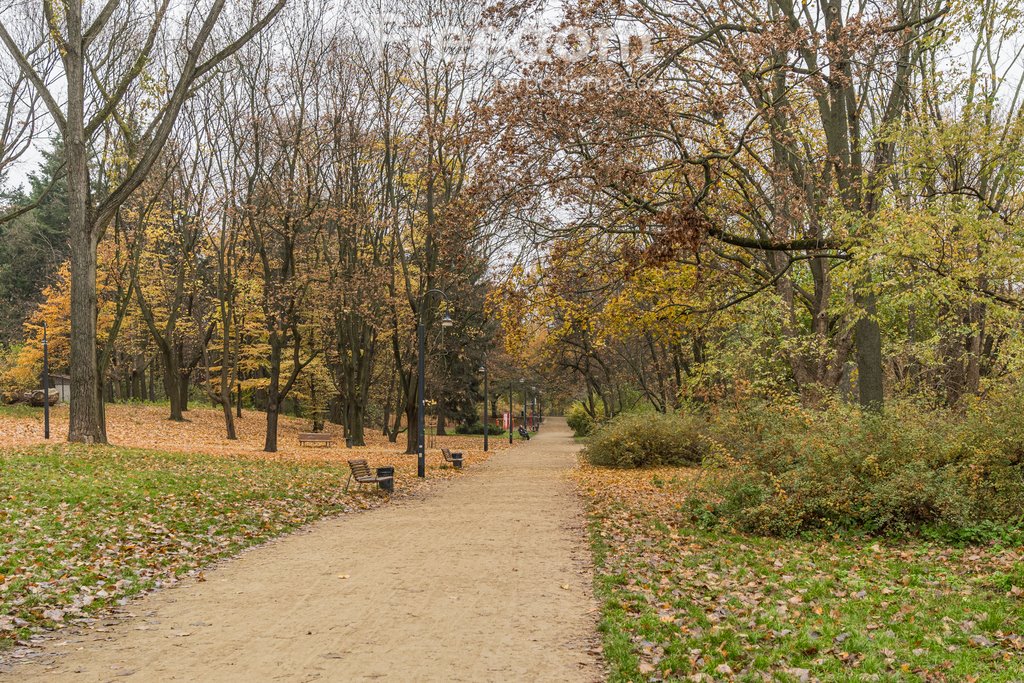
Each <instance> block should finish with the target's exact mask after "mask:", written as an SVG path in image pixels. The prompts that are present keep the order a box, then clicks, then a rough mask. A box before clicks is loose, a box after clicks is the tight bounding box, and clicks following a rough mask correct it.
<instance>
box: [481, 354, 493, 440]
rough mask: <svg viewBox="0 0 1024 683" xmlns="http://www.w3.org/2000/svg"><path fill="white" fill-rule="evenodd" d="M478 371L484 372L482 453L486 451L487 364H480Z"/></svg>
mask: <svg viewBox="0 0 1024 683" xmlns="http://www.w3.org/2000/svg"><path fill="white" fill-rule="evenodd" d="M479 372H482V373H484V453H486V452H487V421H488V420H489V419H490V418H488V417H487V397H488V395H489V392H490V390H491V389H490V385H489V384H488V383H487V366H486V365H481V366H480V370H479Z"/></svg>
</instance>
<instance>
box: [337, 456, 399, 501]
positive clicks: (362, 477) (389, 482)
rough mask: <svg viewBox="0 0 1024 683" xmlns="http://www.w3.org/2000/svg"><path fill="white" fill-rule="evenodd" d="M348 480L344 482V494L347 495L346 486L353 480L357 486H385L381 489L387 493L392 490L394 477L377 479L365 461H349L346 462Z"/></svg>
mask: <svg viewBox="0 0 1024 683" xmlns="http://www.w3.org/2000/svg"><path fill="white" fill-rule="evenodd" d="M348 469H349V473H348V479H347V480H346V481H345V493H348V486H349V484H350V483H352V480H353V479H355V480H356V483H357V484H359V486H362V485H363V484H378V485H380V484H385V485H384V486H381V488H383V489H385V490H387V491H393V490H394V477H391V476H385V477H378V476H377V475H376V474H374V473H373V470H371V469H370V465H369V464H368V463H367V462H366V461H365V460H349V461H348Z"/></svg>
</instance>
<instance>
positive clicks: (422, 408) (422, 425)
mask: <svg viewBox="0 0 1024 683" xmlns="http://www.w3.org/2000/svg"><path fill="white" fill-rule="evenodd" d="M432 294H436V295H439V296H440V297H441V299H442V300H443V301H444V302H445V303H448V295H447V294H446V293H445V292H444V291H443V290H440V289H428V290H427V291H426V292H424V293H423V295H422V296H421V297H420V305H419V310H418V311H417V312H416V313H417V315H416V317H417V324H416V336H417V350H418V352H419V354H418V355H419V358H418V359H417V370H418V373H417V382H416V407H417V411H416V412H417V416H418V419H417V423H418V424H417V426H416V432H417V446H416V476H418V477H420V478H424V477H426V476H427V441H426V413H427V411H426V400H425V398H424V390H423V389H424V385H425V384H426V362H425V359H426V355H427V350H426V346H427V330H426V325H425V324H424V321H423V314H424V311H425V307H426V305H427V303H428V302H429V300H430V296H431V295H432ZM454 324H455V323H454V321H453V320H452V319H451V316H449V315H448V313H447V312H445V313H444V315H443V317H442V318H441V333H442V334H444V330H446V329H448V328H450V327H451V326H452V325H454ZM479 372H481V373H483V376H484V420H483V422H484V451H487V450H488V449H489V443H488V438H489V434H488V431H489V429H488V422H489V421H490V419H489V417H488V415H487V407H488V406H487V399H488V398H489V397H490V395H491V387H490V381H489V378H488V376H487V366H486V365H483V366H481V367H480V369H479ZM519 383H520V384H522V385H523V388H524V389H525V385H526V380H525V379H521V380H519ZM513 387H514V383H513V382H509V385H508V442H509V443H512V442H513V439H514V435H513V427H514V425H515V415H514V414H513V407H514V405H515V404H514V403H513V397H512V389H513ZM530 389H531V390H532V391H533V410H532V411H531V416H537V415H538V412H537V388H536V387H530ZM527 403H528V400H527V398H526V397H525V396H524V398H523V424H525V423H526V406H527Z"/></svg>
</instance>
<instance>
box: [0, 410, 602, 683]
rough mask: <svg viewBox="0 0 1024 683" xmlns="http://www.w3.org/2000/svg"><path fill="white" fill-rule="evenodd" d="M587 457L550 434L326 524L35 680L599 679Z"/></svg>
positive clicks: (133, 622) (159, 608)
mask: <svg viewBox="0 0 1024 683" xmlns="http://www.w3.org/2000/svg"><path fill="white" fill-rule="evenodd" d="M577 450H578V446H577V445H576V444H574V443H573V442H572V440H571V438H570V437H569V432H568V430H567V429H566V428H565V427H564V425H561V426H558V425H556V424H550V425H548V426H546V427H545V428H544V429H543V430H542V431H541V432H540V434H539V435H538V436H537V437H535V438H534V439H533V440H531V441H530V442H529V443H528V444H523V445H520V446H517V447H516V448H513V449H509V450H506V451H503V452H500V453H497V454H495V455H494V456H493V457H492V458H491V459H490V460H488V461H487V462H486V463H484V464H482V465H479V466H473V467H471V468H469V469H467V470H464V471H463V472H461V473H459V476H457V477H456V478H454V479H452V480H450V481H444V482H438V483H437V486H436V487H432V488H431V493H430V494H429V495H427V496H423V497H419V498H411V497H410V498H405V499H398V500H395V501H393V502H392V503H391V504H390V505H387V506H383V507H381V508H380V509H377V510H373V511H370V512H368V513H366V514H360V515H344V516H341V517H337V518H332V519H327V520H323V521H321V522H319V523H317V524H315V525H312V526H310V527H308V528H307V529H305V530H304V531H302V532H299V533H296V534H291V535H289V536H285V537H283V538H281V539H278V540H275V541H274V542H272V543H269V544H267V545H265V546H263V547H260V548H256V549H253V550H252V551H250V552H247V553H244V554H242V555H241V556H239V557H238V558H236V559H233V560H231V561H229V562H225V563H223V564H221V565H219V566H217V567H215V568H212V569H209V570H207V571H206V572H205V576H204V577H203V580H202V581H199V580H196V581H186V582H182V583H180V584H179V585H178V586H177V587H175V588H174V589H171V590H165V591H160V592H156V593H153V594H151V595H149V596H146V597H144V598H142V599H140V600H138V601H136V602H133V603H132V604H131V605H130V609H131V612H132V613H133V614H135V615H136V616H135V618H134V619H128V620H125V621H123V622H121V623H119V624H116V625H113V626H112V627H110V628H104V629H94V630H91V631H88V630H87V631H85V632H71V633H69V634H68V635H66V636H65V639H64V640H63V641H62V642H61V643H56V644H54V646H53V647H52V648H51V651H50V653H49V654H48V655H47V656H45V657H40V658H37V659H35V660H34V661H32V662H30V663H27V664H24V665H20V666H18V667H17V668H16V670H15V671H14V673H13V675H14V676H15V677H16V678H17V680H19V681H23V682H28V681H52V680H61V679H62V678H65V677H70V676H72V674H74V680H82V681H107V680H110V679H112V678H115V677H116V679H118V680H120V679H122V677H123V678H124V679H126V680H140V681H163V680H170V679H176V680H197V681H199V680H211V681H213V680H215V681H234V680H239V681H253V680H286V681H288V680H296V681H297V680H303V681H306V680H325V681H337V680H345V681H352V680H369V679H375V678H387V679H391V680H444V681H481V680H538V681H597V680H602V679H603V678H604V671H603V669H602V668H601V667H600V665H599V662H598V660H597V657H596V654H595V653H596V652H597V650H596V642H595V641H594V628H595V614H596V611H597V610H596V607H595V605H594V603H593V601H592V598H591V596H590V588H591V585H592V580H593V578H592V573H591V570H590V565H589V557H588V555H589V553H588V549H587V547H586V543H585V518H584V516H583V513H582V508H581V506H580V501H579V499H578V497H577V496H576V495H575V493H574V491H573V487H572V485H571V482H570V481H569V480H568V478H567V474H568V472H569V471H571V469H572V468H573V467H574V466H575V455H576V451H577Z"/></svg>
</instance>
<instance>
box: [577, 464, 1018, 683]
mask: <svg viewBox="0 0 1024 683" xmlns="http://www.w3.org/2000/svg"><path fill="white" fill-rule="evenodd" d="M581 467H582V469H581V472H580V475H579V485H580V490H581V491H582V493H583V494H584V496H585V497H586V499H587V500H588V502H589V509H590V514H591V538H592V542H593V548H594V553H595V560H596V567H597V579H596V592H597V595H598V598H599V599H600V601H601V603H602V622H601V629H602V632H603V635H604V642H605V656H606V658H607V661H608V663H609V665H610V666H611V667H612V676H611V678H612V680H613V681H635V680H643V679H646V680H666V679H675V680H679V679H682V680H705V681H710V680H740V681H761V680H765V677H766V676H767V678H768V679H769V680H791V681H801V680H829V681H870V680H878V681H882V680H885V681H889V680H927V681H946V680H949V681H972V680H974V681H980V680H984V681H1014V680H1021V679H1024V635H1021V634H1022V633H1024V611H1022V609H1021V608H1022V599H1024V598H1022V596H1024V590H1022V589H1024V565H1022V564H1021V562H1020V561H1021V549H1020V548H1014V547H999V546H995V545H990V546H986V547H980V548H979V547H962V548H954V547H949V546H944V545H935V544H930V543H927V542H924V541H920V540H908V539H904V540H902V541H899V542H895V541H893V542H880V541H878V540H876V539H870V538H840V537H817V538H808V539H803V540H779V539H769V538H761V537H753V536H748V535H743V534H737V533H732V532H729V531H727V530H726V531H706V530H704V529H702V528H701V525H700V512H699V509H697V510H696V513H697V514H694V510H693V508H692V506H690V505H687V498H688V497H689V496H690V494H691V492H692V491H693V487H694V485H695V484H694V480H693V477H694V476H695V475H693V474H692V473H691V472H688V471H687V470H684V469H672V468H659V469H657V470H640V471H628V472H624V471H609V470H599V469H595V468H592V467H590V466H589V465H581Z"/></svg>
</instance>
